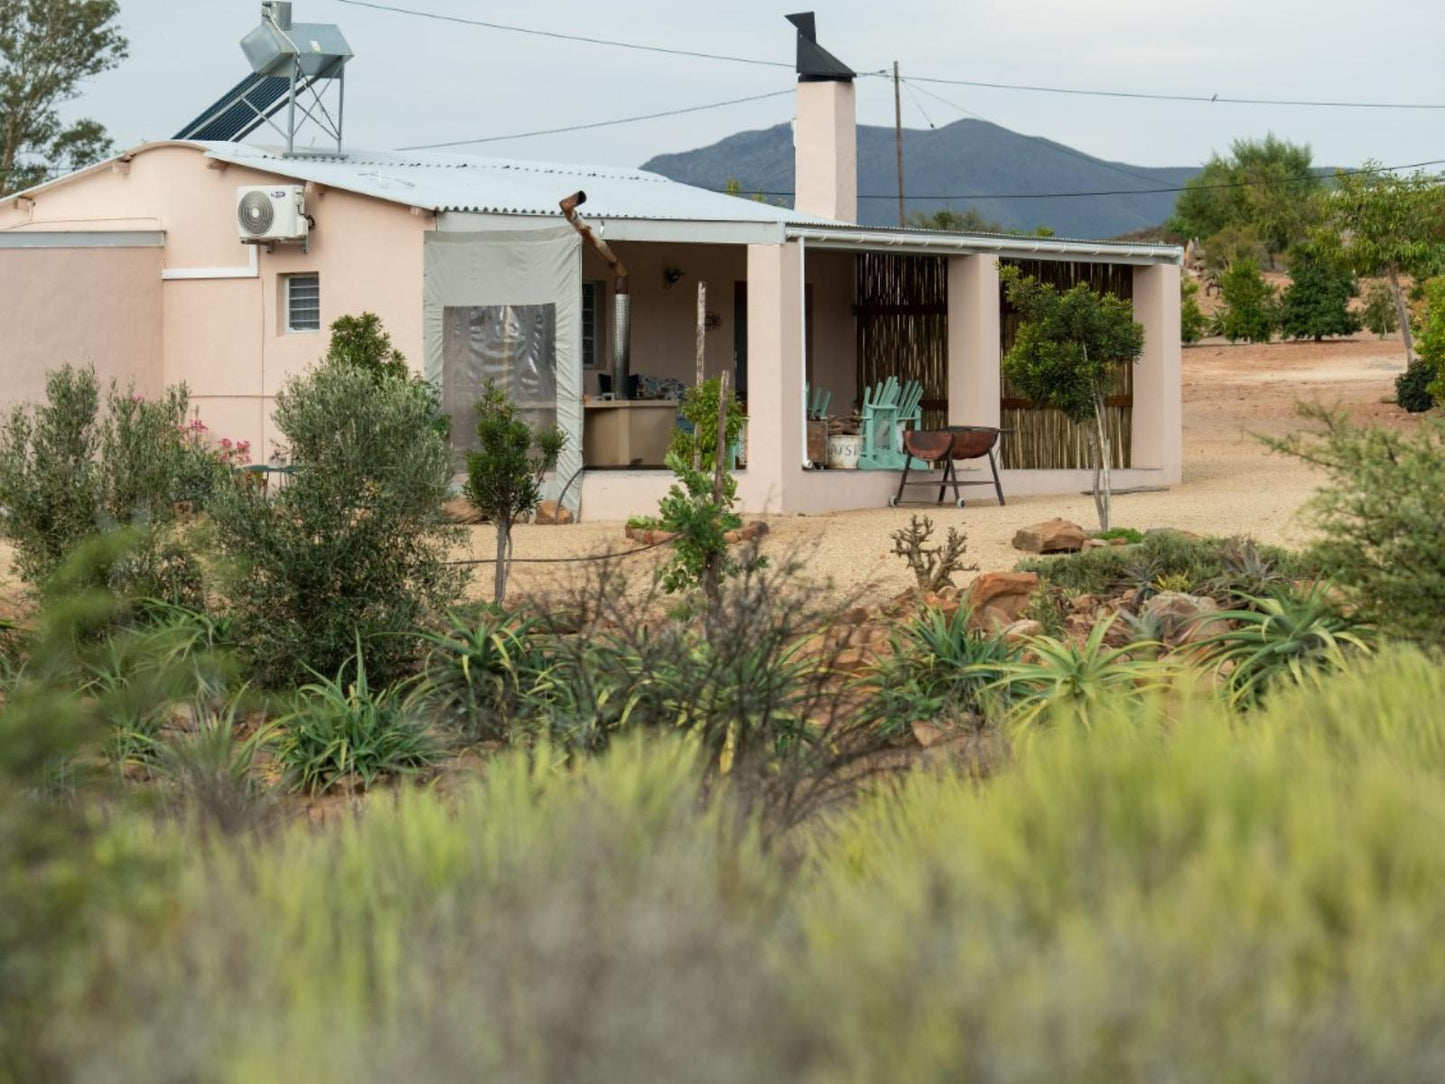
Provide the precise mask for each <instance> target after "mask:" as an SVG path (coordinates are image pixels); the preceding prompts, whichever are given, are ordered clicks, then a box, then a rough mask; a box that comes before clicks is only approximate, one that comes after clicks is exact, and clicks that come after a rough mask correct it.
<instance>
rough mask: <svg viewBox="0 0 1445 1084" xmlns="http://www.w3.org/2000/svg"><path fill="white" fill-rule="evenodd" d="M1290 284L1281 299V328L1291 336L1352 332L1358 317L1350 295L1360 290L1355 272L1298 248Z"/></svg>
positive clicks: (1316, 336) (1317, 337) (1356, 328)
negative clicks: (1352, 308) (1354, 311)
mask: <svg viewBox="0 0 1445 1084" xmlns="http://www.w3.org/2000/svg"><path fill="white" fill-rule="evenodd" d="M1289 273H1290V284H1289V285H1288V286H1287V287H1285V291H1284V296H1283V297H1282V298H1281V301H1280V308H1279V327H1280V332H1281V333H1282V334H1283V335H1284V336H1285V337H1286V338H1289V339H1313V340H1314V341H1315V342H1319V341H1320V340H1321V339H1324V338H1325V337H1326V336H1332V335H1353V334H1354V333H1355V332H1356V331H1359V330H1360V321H1359V318H1358V317H1357V316H1356V315H1355V314H1354V313H1353V312H1351V311H1350V299H1351V298H1353V297H1354V296H1355V295H1356V294H1358V293H1359V285H1358V284H1357V283H1356V282H1355V276H1354V275H1353V274H1351V273H1350V271H1349V270H1348V269H1346V268H1341V267H1337V266H1334V265H1332V264H1330V263H1328V262H1326V261H1325V260H1322V259H1320V258H1319V257H1318V256H1315V255H1314V254H1313V253H1310V252H1307V251H1305V252H1299V253H1297V254H1296V255H1295V258H1294V260H1293V261H1291V263H1290V268H1289Z"/></svg>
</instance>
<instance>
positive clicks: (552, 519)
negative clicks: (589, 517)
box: [536, 501, 577, 524]
mask: <svg viewBox="0 0 1445 1084" xmlns="http://www.w3.org/2000/svg"><path fill="white" fill-rule="evenodd" d="M576 519H577V517H576V516H574V515H573V514H572V509H570V508H568V507H566V506H565V505H560V504H558V503H557V502H556V501H543V502H542V503H541V504H539V505H537V519H536V522H537V523H541V524H568V523H573V522H575V521H576Z"/></svg>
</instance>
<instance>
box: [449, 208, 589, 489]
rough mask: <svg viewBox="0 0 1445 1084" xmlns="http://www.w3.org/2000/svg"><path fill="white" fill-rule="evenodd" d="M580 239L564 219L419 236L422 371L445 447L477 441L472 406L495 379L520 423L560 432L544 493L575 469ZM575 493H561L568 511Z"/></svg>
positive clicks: (578, 454)
mask: <svg viewBox="0 0 1445 1084" xmlns="http://www.w3.org/2000/svg"><path fill="white" fill-rule="evenodd" d="M581 245H582V239H581V238H580V237H578V236H577V233H576V231H574V230H573V229H572V227H570V226H567V225H563V226H560V227H552V228H544V229H536V228H533V229H519V230H495V231H483V232H476V233H448V232H433V233H429V234H428V235H427V239H426V250H425V272H426V282H425V296H424V305H423V322H424V336H423V337H424V345H425V354H426V367H425V371H426V377H427V379H428V380H430V381H432V382H433V383H435V384H437V385H438V386H439V387H440V388H441V389H442V409H443V410H444V411H445V412H446V413H447V414H448V415H449V416H450V417H451V419H452V444H453V446H454V447H455V448H456V449H457V450H458V452H459V453H460V452H464V451H467V450H469V449H471V448H474V447H475V446H476V414H475V410H474V408H475V406H476V402H477V399H478V398H479V397H480V396H481V392H482V387H483V384H484V382H485V381H486V380H487V379H488V378H491V379H494V380H496V381H497V383H498V384H499V385H500V386H501V387H502V388H503V389H504V390H505V391H506V392H507V394H508V395H510V396H511V397H512V399H513V401H514V402H516V404H517V406H518V407H519V408H520V409H521V411H522V416H523V417H524V418H526V420H527V422H528V423H529V424H531V425H533V426H548V425H552V424H556V425H557V426H558V427H559V428H561V430H562V432H563V433H565V434H566V435H567V443H566V445H565V447H564V449H563V452H562V455H561V457H560V458H559V460H558V463H557V471H556V473H555V475H554V477H553V478H552V479H550V480H549V481H548V484H547V485H546V487H545V495H546V496H547V497H549V498H552V499H556V498H557V497H558V496H559V495H560V494H561V491H562V489H563V487H564V486H565V485H566V483H567V482H568V481H569V480H570V479H571V478H572V477H573V476H574V475H575V474H576V473H577V472H578V471H579V470H581V468H582V254H581ZM581 490H582V487H581V486H580V485H578V484H574V485H572V486H571V487H570V488H569V489H568V490H567V497H566V499H567V504H568V505H569V506H570V507H571V508H572V509H573V510H574V511H576V510H577V502H578V499H579V496H580V494H581Z"/></svg>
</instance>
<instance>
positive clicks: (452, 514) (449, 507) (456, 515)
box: [442, 497, 487, 524]
mask: <svg viewBox="0 0 1445 1084" xmlns="http://www.w3.org/2000/svg"><path fill="white" fill-rule="evenodd" d="M442 513H443V514H444V515H445V516H446V517H447V519H449V520H451V521H452V522H453V523H467V524H477V523H485V522H487V517H486V516H484V515H482V513H481V512H480V511H478V510H477V506H476V505H474V504H473V503H472V502H471V501H469V500H467V499H466V498H465V497H453V498H452V499H451V500H449V501H447V502H445V503H444V504H443V505H442Z"/></svg>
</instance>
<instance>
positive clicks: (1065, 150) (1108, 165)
mask: <svg viewBox="0 0 1445 1084" xmlns="http://www.w3.org/2000/svg"><path fill="white" fill-rule="evenodd" d="M904 82H909V83H911V82H912V76H909V78H908V79H906V80H904ZM909 89H910V92H911V90H912V88H911V87H910V88H909ZM918 89H919V90H920V91H922V92H923V93H924V94H927V95H928V96H929V97H930V98H932V99H933V100H934V101H936V102H942V103H943V104H944V105H947V106H952V107H953V108H954V109H957V110H958V111H959V112H960V113H963V114H966V115H967V116H970V117H972V118H973V119H974V120H981V121H983V122H984V123H985V124H994V125H996V126H997V127H1000V128H1002V127H1004V126H1003V125H1001V124H998V123H997V122H996V121H992V120H989V119H988V118H987V117H985V116H981V115H979V114H978V113H975V112H974V111H973V110H971V109H965V108H964V107H963V106H961V105H959V104H958V103H957V102H951V101H949V100H948V99H947V98H944V97H942V96H941V95H938V94H935V93H933V91H931V90H929V89H928V88H927V87H919V88H918ZM919 111H920V112H922V107H921V106H920V107H919ZM925 116H926V114H925ZM931 123H932V122H930V124H931ZM1007 130H1008V131H1010V132H1012V131H1013V129H1012V128H1009V129H1007ZM1014 134H1015V135H1017V136H1020V137H1021V138H1023V139H1027V140H1031V141H1032V142H1034V143H1037V144H1038V145H1039V146H1041V147H1046V148H1048V149H1049V150H1053V151H1057V152H1059V153H1060V154H1067V155H1070V156H1072V157H1074V158H1078V159H1081V160H1083V161H1086V162H1091V163H1093V164H1094V165H1098V166H1103V167H1104V168H1105V169H1109V170H1113V171H1114V172H1115V173H1122V174H1123V175H1124V176H1126V177H1133V178H1134V179H1135V180H1137V181H1144V182H1145V183H1147V184H1154V183H1156V180H1155V178H1153V177H1146V176H1144V174H1142V173H1135V172H1134V171H1133V170H1131V169H1125V168H1124V167H1123V166H1116V165H1114V164H1113V163H1112V162H1105V161H1104V160H1103V159H1101V158H1095V157H1094V156H1093V155H1089V154H1085V153H1084V152H1083V151H1079V150H1075V149H1074V148H1073V147H1066V146H1064V145H1063V144H1062V143H1055V142H1054V141H1053V140H1051V139H1045V138H1044V137H1043V136H1034V135H1025V134H1024V133H1023V132H1015V133H1014Z"/></svg>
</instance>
